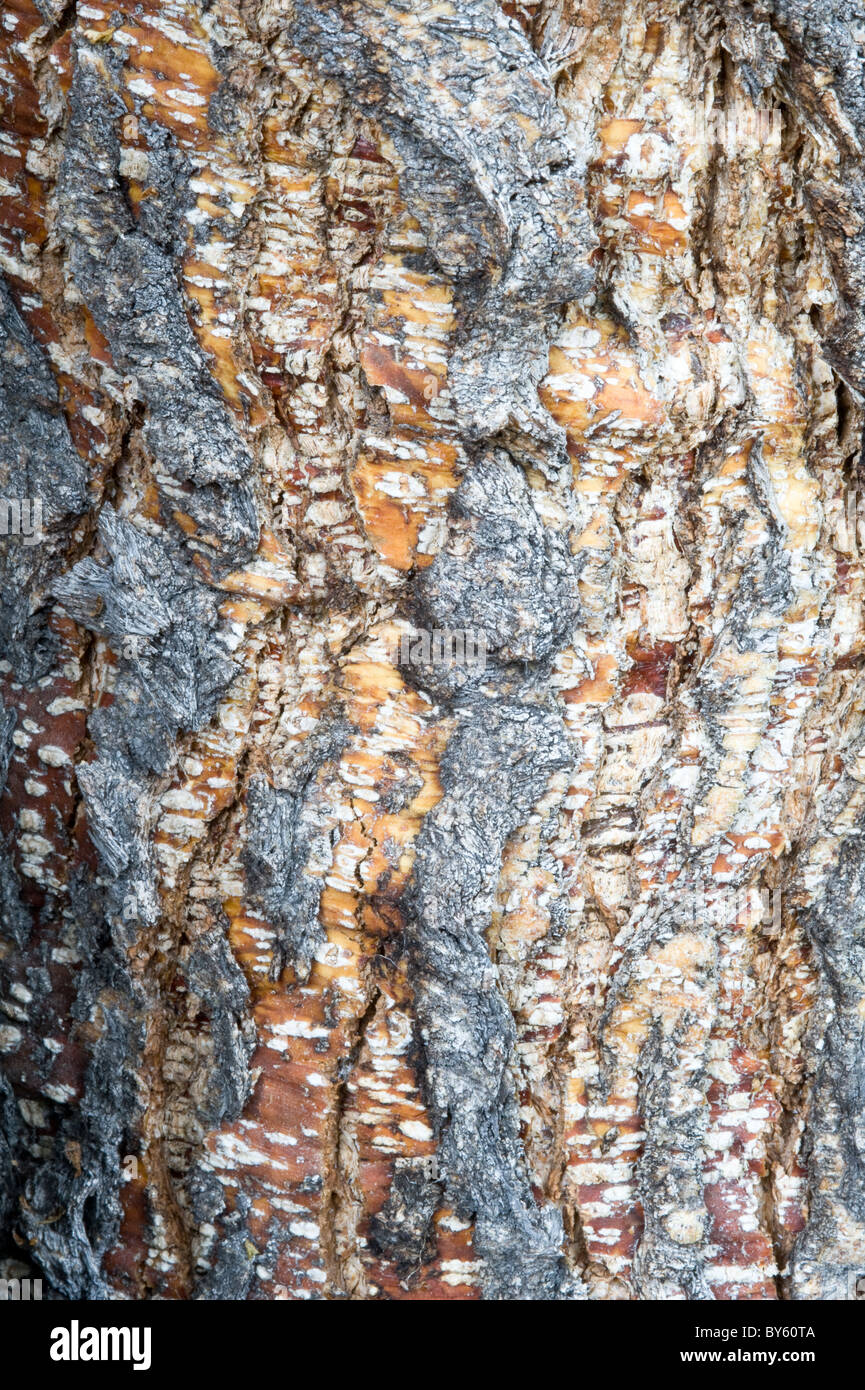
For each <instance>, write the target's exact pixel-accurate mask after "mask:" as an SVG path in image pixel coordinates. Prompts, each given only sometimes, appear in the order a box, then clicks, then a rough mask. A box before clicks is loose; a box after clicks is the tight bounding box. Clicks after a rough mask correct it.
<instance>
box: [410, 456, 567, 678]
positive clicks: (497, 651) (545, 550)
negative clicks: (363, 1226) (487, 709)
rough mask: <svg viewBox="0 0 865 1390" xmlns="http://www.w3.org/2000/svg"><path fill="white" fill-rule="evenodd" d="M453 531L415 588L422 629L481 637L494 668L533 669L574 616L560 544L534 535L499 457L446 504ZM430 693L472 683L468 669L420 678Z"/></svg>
mask: <svg viewBox="0 0 865 1390" xmlns="http://www.w3.org/2000/svg"><path fill="white" fill-rule="evenodd" d="M452 514H453V519H454V522H455V525H454V526H453V528H452V529H451V531H450V534H449V537H448V540H447V542H446V543H445V545H444V547H443V549H442V550H441V551H440V552H439V554H438V555H437V556H436V557H435V560H434V561H433V563H432V564H431V565H430V567H429V568H428V569H426V570H423V571H421V573H420V575H419V576H418V579H417V581H416V583H415V587H414V594H415V597H416V599H417V602H418V606H419V611H420V619H419V621H420V622H421V623H422V624H423V623H427V624H428V625H429V626H430V627H434V628H435V627H441V628H446V629H451V630H453V629H458V630H466V631H468V632H470V633H471V634H472V635H473V636H474V637H475V638H477V637H478V636H480V635H482V637H483V643H484V647H485V649H486V652H487V653H488V654H490V655H491V656H493V657H494V658H496V659H497V660H499V661H501V662H504V663H508V662H522V663H527V662H539V661H543V660H544V659H546V658H548V657H550V656H551V655H553V653H554V652H555V651H557V650H558V649H559V648H560V647H561V646H562V645H563V644H564V642H565V640H566V638H567V637H568V635H569V633H570V632H571V630H572V629H573V627H574V624H575V622H576V620H577V617H578V613H579V595H578V590H577V577H578V574H577V565H576V563H575V561H574V559H573V556H572V555H571V553H570V549H569V547H568V543H567V537H566V535H560V534H557V533H556V532H554V531H552V530H551V529H550V528H549V527H546V526H544V524H543V522H542V521H541V519H540V517H539V516H538V513H537V511H536V510H535V507H534V504H533V499H532V492H531V489H530V488H529V486H528V483H527V482H526V478H525V474H524V472H523V470H522V469H521V468H519V467H518V466H517V465H516V464H514V463H513V462H512V460H511V459H510V458H509V457H508V455H507V454H506V453H505V452H504V451H503V450H487V451H485V452H483V453H482V454H481V455H480V456H479V458H478V459H477V461H476V463H475V465H474V467H473V468H472V469H471V470H470V471H469V473H468V474H467V475H466V477H465V478H464V479H463V482H462V483H461V484H460V487H459V489H458V491H457V493H456V496H455V498H454V501H453V504H452ZM420 674H421V677H422V678H423V677H424V675H425V676H426V683H427V684H428V685H430V686H431V687H432V688H437V687H439V686H443V687H444V689H447V688H448V687H450V689H451V690H457V689H459V688H460V686H463V685H465V684H467V683H468V682H469V681H470V680H475V681H478V680H481V679H482V675H481V674H476V673H473V672H472V670H471V668H470V667H462V668H460V667H454V668H453V669H450V670H441V669H436V668H430V669H429V670H427V671H426V672H423V671H422V672H421V673H420Z"/></svg>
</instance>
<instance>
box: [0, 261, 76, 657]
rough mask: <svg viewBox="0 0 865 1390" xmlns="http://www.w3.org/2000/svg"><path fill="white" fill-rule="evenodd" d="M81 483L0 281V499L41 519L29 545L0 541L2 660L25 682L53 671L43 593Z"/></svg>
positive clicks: (56, 403)
mask: <svg viewBox="0 0 865 1390" xmlns="http://www.w3.org/2000/svg"><path fill="white" fill-rule="evenodd" d="M86 477H87V471H86V468H85V465H84V461H83V460H82V459H81V458H80V456H79V455H78V453H77V452H76V450H75V448H74V446H73V444H72V440H71V437H70V434H69V428H68V426H67V424H66V420H65V418H64V416H63V412H62V410H61V407H60V399H59V395H58V392H57V383H56V382H55V380H54V377H53V375H52V373H51V370H50V368H49V366H48V363H47V362H46V361H45V358H44V355H43V353H42V351H41V349H40V348H39V347H38V345H37V344H36V342H35V341H34V339H33V336H32V334H31V332H30V330H29V328H28V327H27V325H26V324H25V322H24V320H23V319H22V317H21V315H20V314H19V312H18V310H17V308H16V307H15V304H14V302H13V300H12V296H11V295H10V294H9V291H8V289H7V287H6V284H5V282H4V280H3V279H2V277H0V497H2V498H3V499H5V500H6V501H7V502H8V501H16V502H18V503H19V504H20V503H21V502H22V501H23V500H25V499H26V500H27V501H28V502H29V503H30V504H31V505H32V504H33V503H38V504H39V507H40V508H41V514H42V534H41V536H39V537H37V538H36V540H35V543H34V544H29V543H27V544H25V539H24V537H23V536H21V535H0V657H2V658H3V659H4V660H6V661H8V662H10V664H11V666H12V668H13V670H14V671H15V673H16V675H17V676H18V678H19V679H20V680H23V681H30V680H38V679H40V678H41V677H42V676H44V675H45V674H46V672H47V671H48V670H50V668H51V662H52V653H53V650H54V639H53V637H52V636H51V634H50V633H49V632H48V630H47V628H46V622H45V620H46V616H47V612H46V608H45V600H46V590H47V587H48V584H49V582H50V578H51V575H52V573H54V572H55V571H56V570H57V568H58V567H59V565H60V563H61V557H62V554H63V551H64V548H65V546H66V544H67V543H68V540H69V535H70V532H71V529H72V526H73V524H74V522H75V520H76V519H77V518H78V517H79V516H80V515H82V513H84V512H85V511H86V510H87V505H88V501H87V488H86Z"/></svg>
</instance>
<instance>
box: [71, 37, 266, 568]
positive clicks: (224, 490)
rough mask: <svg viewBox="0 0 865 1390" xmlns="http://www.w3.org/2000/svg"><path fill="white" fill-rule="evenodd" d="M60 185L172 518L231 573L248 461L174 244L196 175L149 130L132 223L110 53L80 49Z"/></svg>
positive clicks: (79, 274)
mask: <svg viewBox="0 0 865 1390" xmlns="http://www.w3.org/2000/svg"><path fill="white" fill-rule="evenodd" d="M77 59H78V61H77V64H76V67H75V74H74V77H73V81H72V88H71V91H70V94H69V126H68V131H67V138H66V143H65V149H64V157H63V163H62V166H61V169H60V175H59V180H58V192H59V199H60V207H61V218H60V225H61V229H62V231H63V233H64V234H65V236H66V239H67V241H68V244H69V263H70V267H71V270H72V274H73V276H74V279H75V282H76V285H77V286H78V288H79V290H80V291H81V293H82V295H83V296H84V299H85V301H86V303H87V305H88V307H89V309H90V311H91V313H92V314H93V317H94V318H95V320H96V322H97V324H98V325H99V328H100V329H101V331H102V332H103V333H104V335H105V337H106V338H107V340H108V343H109V345H110V347H111V352H112V356H113V358H114V362H115V365H116V366H117V368H118V370H121V371H126V372H128V373H130V374H132V375H134V378H135V381H136V383H137V389H138V391H139V392H140V394H141V397H142V399H143V400H144V402H145V405H146V407H147V419H146V423H145V428H144V435H145V440H146V442H147V444H148V447H149V448H150V449H151V450H152V451H153V453H154V455H155V456H156V460H157V464H158V468H157V477H158V479H159V486H160V490H161V492H162V494H163V496H164V498H165V500H166V502H167V504H168V506H167V511H168V512H169V514H170V513H171V511H173V510H174V508H176V507H180V510H182V511H185V512H187V513H188V514H189V515H190V516H191V517H192V519H193V520H194V521H195V522H196V524H197V527H198V536H197V539H196V544H197V545H198V546H199V547H200V548H202V549H204V550H206V551H208V552H209V553H210V554H211V555H212V557H213V559H214V561H216V562H218V561H219V560H220V559H222V561H223V562H224V563H226V564H228V565H229V566H235V565H237V564H238V563H240V561H241V560H242V559H243V558H245V557H247V556H248V555H250V554H251V553H252V552H253V551H254V550H255V547H256V545H257V543H258V522H257V516H256V509H255V503H254V498H253V495H252V493H251V491H250V486H249V483H248V475H249V474H250V473H251V471H252V457H251V455H250V452H249V450H248V448H247V446H246V445H245V443H244V442H243V441H242V440H241V439H240V438H239V436H238V435H237V432H236V430H235V429H234V426H233V424H232V421H231V417H230V415H229V412H228V408H227V406H226V405H225V403H224V401H223V400H222V399H221V395H220V392H219V388H218V386H217V385H216V383H215V382H214V380H213V378H212V376H211V373H210V371H209V369H208V365H207V362H206V361H205V358H204V354H203V352H202V350H201V348H200V347H199V345H198V342H197V340H196V338H195V334H194V333H193V331H192V328H191V326H190V324H189V320H188V318H187V315H186V310H185V306H184V301H183V294H182V290H181V286H180V268H179V256H180V252H181V249H182V248H181V247H180V246H179V245H175V244H174V239H175V238H176V237H177V235H178V232H177V228H178V227H179V226H180V225H182V219H181V213H182V212H183V208H184V200H185V199H186V198H187V196H188V194H187V184H188V179H189V174H190V170H189V168H188V167H187V165H186V162H185V160H184V158H183V156H182V155H181V154H180V153H179V151H178V150H177V148H176V146H175V144H174V143H173V141H172V137H171V136H170V135H169V134H168V133H167V132H166V131H164V130H160V129H159V128H158V127H156V126H154V125H152V124H151V123H149V122H147V121H146V120H145V121H144V122H143V124H142V126H141V129H142V130H143V132H144V133H145V134H146V136H147V138H148V151H147V159H148V180H149V184H150V185H151V187H152V190H153V196H152V197H151V198H148V199H146V200H145V201H144V203H143V205H142V206H143V209H144V210H143V213H142V216H141V219H140V221H138V222H136V221H135V219H134V217H133V215H132V211H131V208H130V207H129V206H128V204H127V201H126V198H125V196H124V192H123V185H122V181H121V175H120V143H119V140H118V136H117V131H116V128H115V127H116V123H117V121H118V120H119V119H121V118H122V117H123V116H124V115H125V113H126V108H125V106H124V105H123V103H122V101H121V100H120V97H119V96H118V94H117V91H116V90H115V84H116V81H117V78H116V74H115V73H114V72H113V70H112V66H111V63H112V62H116V60H109V59H108V58H107V57H106V55H105V54H104V53H96V52H95V51H94V50H92V49H91V48H89V47H88V46H87V45H86V44H84V43H79V47H78V50H77Z"/></svg>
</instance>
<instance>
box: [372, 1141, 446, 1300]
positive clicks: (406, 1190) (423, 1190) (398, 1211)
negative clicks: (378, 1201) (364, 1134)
mask: <svg viewBox="0 0 865 1390" xmlns="http://www.w3.org/2000/svg"><path fill="white" fill-rule="evenodd" d="M442 1193H443V1188H442V1184H441V1183H440V1182H438V1181H436V1180H435V1179H434V1178H429V1177H427V1175H426V1174H425V1173H424V1171H423V1169H422V1168H421V1167H419V1166H418V1164H417V1163H416V1162H413V1161H412V1160H411V1159H406V1158H398V1159H396V1160H395V1162H394V1173H393V1180H392V1182H391V1185H390V1190H389V1192H388V1195H387V1201H386V1202H385V1204H384V1206H383V1208H382V1210H381V1211H380V1212H379V1213H378V1214H377V1215H376V1216H374V1217H373V1218H372V1219H371V1221H370V1223H369V1234H370V1240H371V1241H372V1243H373V1245H374V1247H377V1248H378V1249H379V1250H380V1251H381V1252H382V1253H383V1254H385V1255H387V1256H389V1257H390V1258H391V1259H393V1260H395V1261H396V1264H397V1267H398V1269H399V1270H400V1272H401V1273H403V1274H404V1275H406V1276H409V1277H410V1275H411V1273H412V1272H413V1271H415V1270H417V1269H418V1268H419V1267H420V1266H421V1265H422V1264H423V1263H424V1262H425V1261H426V1260H428V1259H429V1258H430V1256H431V1255H432V1253H433V1248H434V1245H435V1239H434V1236H435V1233H434V1230H433V1216H434V1215H435V1211H436V1208H437V1207H439V1206H440V1205H441V1201H442Z"/></svg>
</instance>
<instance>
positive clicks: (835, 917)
mask: <svg viewBox="0 0 865 1390" xmlns="http://www.w3.org/2000/svg"><path fill="white" fill-rule="evenodd" d="M860 836H861V831H860V835H857V836H856V837H855V838H851V839H848V840H846V841H845V843H844V845H843V847H842V850H841V853H840V856H839V859H838V863H837V865H836V866H835V867H834V868H833V870H832V871H831V872H830V873H829V874H827V877H826V881H825V885H824V890H823V892H822V894H821V896H820V898H819V900H818V901H817V902H816V903H815V904H814V906H813V907H812V908H810V909H809V911H808V912H807V913H806V914H805V916H804V922H805V927H806V930H807V932H808V936H809V938H810V940H811V942H812V944H813V946H814V948H815V951H816V955H817V960H818V962H819V965H820V973H821V978H820V994H819V997H818V1005H817V1009H816V1011H815V1016H814V1019H813V1021H812V1024H811V1028H810V1034H811V1036H810V1039H809V1041H810V1044H811V1051H812V1055H813V1057H814V1059H815V1063H814V1079H813V1088H812V1092H811V1102H810V1113H809V1117H808V1135H809V1157H808V1220H807V1224H806V1226H805V1228H804V1230H803V1231H802V1232H801V1234H800V1235H799V1237H798V1239H797V1242H796V1246H795V1249H794V1253H793V1259H792V1268H793V1297H794V1298H796V1297H805V1298H821V1299H838V1298H842V1299H846V1298H849V1297H850V1291H849V1283H848V1281H849V1280H850V1278H851V1277H852V1276H855V1275H857V1274H862V1273H863V1272H865V1021H863V997H865V852H863V845H862V840H861V838H860Z"/></svg>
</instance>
